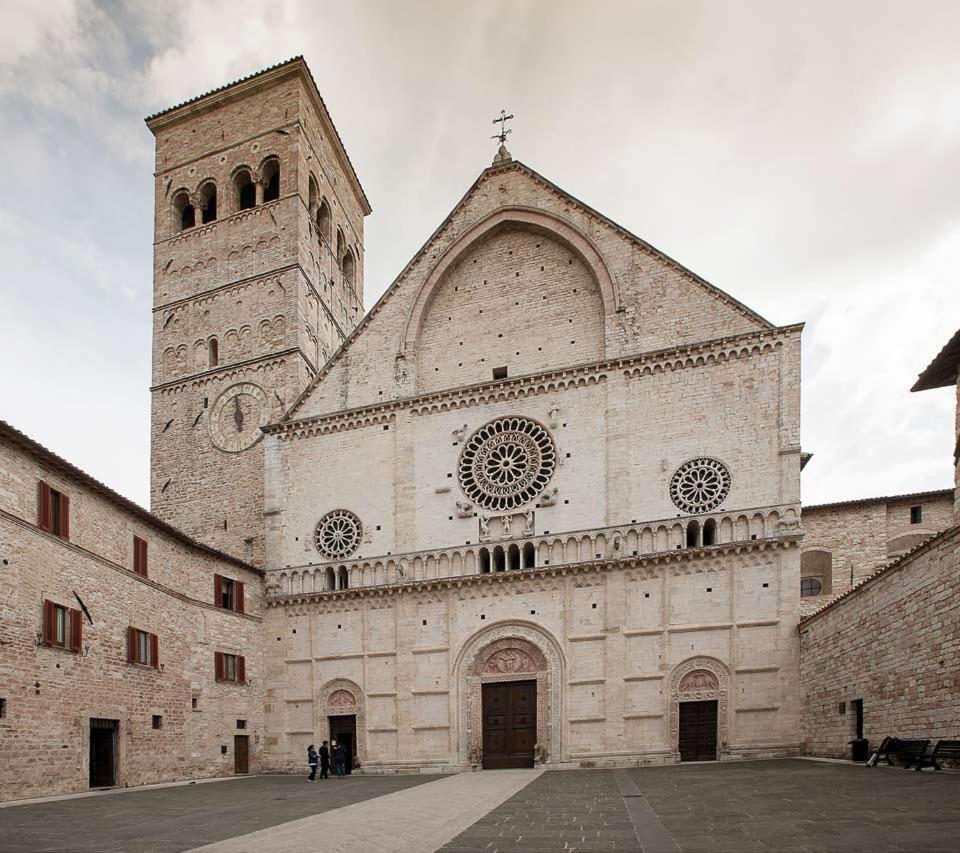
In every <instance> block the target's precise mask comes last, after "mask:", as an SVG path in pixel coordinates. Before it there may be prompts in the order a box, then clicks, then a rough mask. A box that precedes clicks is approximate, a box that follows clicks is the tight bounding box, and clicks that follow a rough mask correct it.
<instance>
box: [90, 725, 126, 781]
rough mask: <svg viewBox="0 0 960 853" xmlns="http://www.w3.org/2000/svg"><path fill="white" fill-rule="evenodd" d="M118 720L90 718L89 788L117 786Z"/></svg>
mask: <svg viewBox="0 0 960 853" xmlns="http://www.w3.org/2000/svg"><path fill="white" fill-rule="evenodd" d="M119 731H120V721H119V720H102V719H100V718H97V717H91V718H90V787H91V788H111V787H113V786H114V785H116V784H117V733H118V732H119Z"/></svg>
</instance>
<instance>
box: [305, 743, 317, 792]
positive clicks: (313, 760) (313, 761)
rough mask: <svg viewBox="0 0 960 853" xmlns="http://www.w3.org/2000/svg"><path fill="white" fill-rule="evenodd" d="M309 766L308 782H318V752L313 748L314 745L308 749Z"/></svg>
mask: <svg viewBox="0 0 960 853" xmlns="http://www.w3.org/2000/svg"><path fill="white" fill-rule="evenodd" d="M307 766H308V767H309V768H310V775H309V776H307V781H308V782H314V781H316V778H315V777H316V775H317V751H316V750H315V749H314V748H313V744H312V743H311V744H310V746H308V747H307Z"/></svg>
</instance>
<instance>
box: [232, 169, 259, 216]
mask: <svg viewBox="0 0 960 853" xmlns="http://www.w3.org/2000/svg"><path fill="white" fill-rule="evenodd" d="M233 190H234V207H235V208H236V209H237V210H249V209H250V208H251V207H255V206H256V204H257V186H256V184H254V182H253V177H252V176H251V174H250V170H249V169H247V168H243V169H238V170H237V172H236V174H235V175H234V176H233Z"/></svg>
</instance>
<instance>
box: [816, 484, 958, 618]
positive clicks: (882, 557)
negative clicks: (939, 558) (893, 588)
mask: <svg viewBox="0 0 960 853" xmlns="http://www.w3.org/2000/svg"><path fill="white" fill-rule="evenodd" d="M953 495H954V493H953V489H941V490H939V491H934V492H919V493H916V494H910V495H893V496H890V497H879V498H864V499H862V500H852V501H840V502H839V503H831V504H817V505H814V506H805V507H804V508H803V546H802V547H801V550H800V606H801V611H802V613H803V615H806V614H808V613H812V612H813V611H814V610H817V609H819V608H820V607H823V605H824V604H826V603H827V602H828V601H830V600H831V599H833V598H835V597H836V596H837V595H840V594H842V593H844V592H847V591H848V590H849V589H851V588H852V587H853V586H855V585H856V584H858V583H859V582H860V581H862V580H865V579H866V578H868V577H870V576H871V575H872V574H874V573H875V572H876V571H877V569H879V568H881V567H882V566H884V565H886V564H888V563H890V562H892V561H893V560H896V559H897V558H898V557H900V556H902V555H903V554H905V553H907V552H908V551H910V550H912V549H913V548H916V546H917V545H919V544H920V543H921V542H925V541H926V540H928V539H930V538H931V537H933V536H936V535H937V534H938V533H942V532H943V531H944V530H947V529H948V528H950V527H953V526H954V525H955V524H956V519H955V516H954V511H953Z"/></svg>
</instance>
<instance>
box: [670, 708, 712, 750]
mask: <svg viewBox="0 0 960 853" xmlns="http://www.w3.org/2000/svg"><path fill="white" fill-rule="evenodd" d="M679 746H680V760H681V761H716V759H717V701H716V699H714V700H711V701H707V702H681V703H680V744H679Z"/></svg>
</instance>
